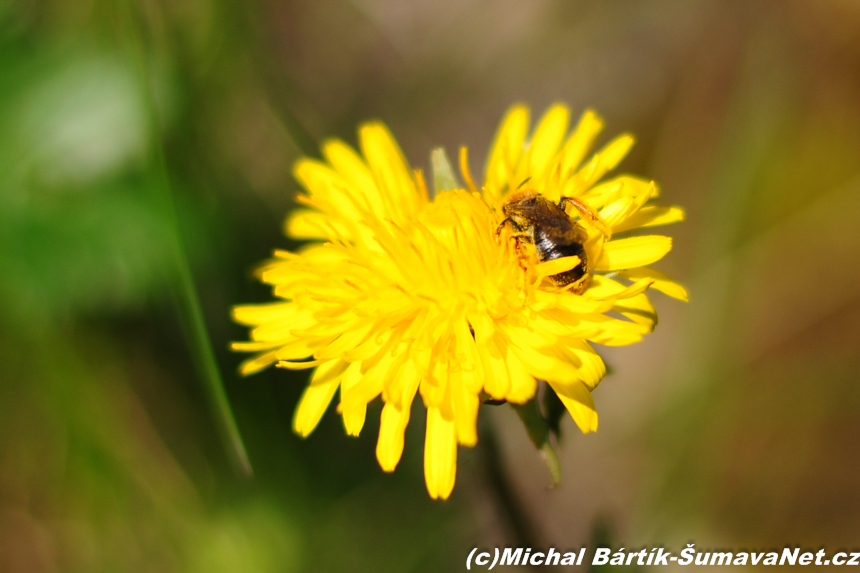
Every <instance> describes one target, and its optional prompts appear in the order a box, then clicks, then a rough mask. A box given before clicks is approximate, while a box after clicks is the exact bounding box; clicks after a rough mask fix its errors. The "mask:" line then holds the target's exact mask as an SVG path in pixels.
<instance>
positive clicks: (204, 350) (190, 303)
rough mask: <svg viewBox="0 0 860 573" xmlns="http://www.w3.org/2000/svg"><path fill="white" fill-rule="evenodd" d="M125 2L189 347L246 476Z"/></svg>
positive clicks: (132, 15)
mask: <svg viewBox="0 0 860 573" xmlns="http://www.w3.org/2000/svg"><path fill="white" fill-rule="evenodd" d="M123 4H124V7H125V9H124V10H122V11H123V12H124V16H125V18H121V20H125V22H124V24H125V28H126V32H127V37H128V38H129V44H130V46H129V48H130V51H131V56H132V59H133V60H134V61H133V64H134V66H135V67H136V68H137V70H138V73H139V76H140V89H141V90H142V93H143V99H144V104H145V107H146V112H147V119H148V123H149V128H150V129H149V131H150V132H149V134H148V135H149V137H148V140H149V142H148V143H149V149H148V154H149V157H148V159H149V164H150V167H151V170H152V180H153V188H154V189H155V190H157V192H158V195H159V196H158V197H157V199H158V201H159V203H160V205H161V207H162V208H163V209H164V215H165V219H166V220H167V221H168V222H169V223H170V228H171V235H172V236H171V237H170V242H171V243H172V247H173V248H172V251H173V253H172V254H173V262H174V267H175V268H174V272H175V273H176V281H177V291H178V292H177V296H178V298H179V301H180V304H179V307H180V314H181V318H182V322H183V325H184V327H185V332H186V336H187V338H188V345H189V349H190V351H191V354H192V357H193V359H194V362H195V366H196V368H197V371H198V373H199V375H200V378H201V380H202V382H203V383H204V388H205V390H206V395H207V397H208V399H209V402H210V407H211V408H212V410H213V414H214V416H215V418H216V421H217V422H218V426H219V430H220V432H221V434H222V439H223V440H224V441H225V445H226V447H227V450H228V452H229V454H230V457H231V459H232V461H233V463H234V464H235V466H236V468H237V469H238V470H239V471H240V472H241V473H242V474H244V475H247V476H250V475H252V474H253V469H252V468H251V463H250V461H249V459H248V453H247V451H246V450H245V444H244V443H243V441H242V436H241V434H240V433H239V427H238V425H237V424H236V419H235V417H234V416H233V411H232V409H231V408H230V402H229V400H228V399H227V393H226V391H225V390H224V382H223V379H222V378H221V373H220V371H219V369H218V363H217V362H216V360H215V352H214V351H213V349H212V343H211V341H210V340H209V333H208V331H207V329H206V321H205V319H204V317H203V310H202V308H201V306H200V299H199V298H198V296H197V288H196V285H195V284H194V276H193V274H192V273H191V268H190V266H189V264H188V256H187V253H186V250H185V245H184V242H183V240H182V233H181V229H180V224H179V217H178V214H177V210H176V204H175V202H174V199H173V191H172V188H171V184H170V176H169V174H168V171H167V161H166V158H165V155H164V148H163V146H162V142H161V132H162V130H161V122H160V121H159V117H158V110H157V109H156V103H155V97H154V94H153V92H152V90H153V87H152V81H151V76H150V73H149V67H148V62H147V58H146V53H145V51H144V41H143V30H142V29H140V28H139V27H138V22H142V21H143V20H142V18H140V17H138V14H137V13H136V12H135V4H134V2H132V1H131V0H129V2H128V3H123ZM141 27H142V24H141Z"/></svg>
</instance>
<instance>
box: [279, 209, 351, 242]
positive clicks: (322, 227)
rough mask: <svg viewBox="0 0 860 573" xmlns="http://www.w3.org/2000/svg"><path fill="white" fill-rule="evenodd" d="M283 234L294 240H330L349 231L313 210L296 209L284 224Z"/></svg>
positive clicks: (348, 233)
mask: <svg viewBox="0 0 860 573" xmlns="http://www.w3.org/2000/svg"><path fill="white" fill-rule="evenodd" d="M284 233H285V234H286V235H287V236H288V237H292V238H294V239H331V238H332V237H336V236H349V235H350V233H351V231H350V230H349V229H348V228H347V227H346V226H344V225H342V224H341V223H340V222H339V221H337V220H336V219H333V218H332V217H330V216H329V215H326V214H325V213H321V212H320V211H317V210H315V209H296V210H294V211H292V212H291V213H290V214H289V215H288V216H287V219H286V221H285V222H284Z"/></svg>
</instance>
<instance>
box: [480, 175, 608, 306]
mask: <svg viewBox="0 0 860 573" xmlns="http://www.w3.org/2000/svg"><path fill="white" fill-rule="evenodd" d="M568 205H572V206H573V207H574V208H575V209H576V210H577V211H578V212H579V215H580V221H574V220H573V219H571V218H570V216H569V215H568V214H567V211H566V207H567V206H568ZM502 213H503V214H504V215H505V219H504V220H503V221H502V222H501V224H499V226H498V228H497V229H496V235H497V236H498V235H499V234H500V233H501V232H502V229H503V228H504V226H505V225H510V226H511V228H512V229H513V231H514V233H513V235H512V236H513V237H514V239H515V240H516V241H517V246H519V244H520V241H523V242H526V243H530V244H532V245H534V248H535V252H536V254H537V258H538V260H539V261H540V262H546V261H552V260H555V259H559V258H561V257H570V256H576V257H579V261H580V262H579V264H577V265H576V266H575V267H573V268H572V269H570V270H568V271H564V272H561V273H558V274H555V275H551V276H550V277H549V279H550V280H551V281H552V283H553V284H555V285H556V286H559V287H568V290H570V291H571V292H573V293H576V294H579V293H581V292H582V291H583V290H585V287H586V286H587V282H588V271H589V269H590V267H589V261H588V253H587V252H586V250H585V246H584V244H585V242H586V240H587V239H588V231H587V230H586V229H585V227H583V226H582V224H581V222H584V223H586V224H588V225H590V226H591V227H593V228H595V229H597V230H598V231H600V232H601V233H603V235H604V236H606V237H607V239H608V238H609V237H611V235H612V231H611V229H610V228H609V226H608V225H607V224H606V223H605V222H604V221H603V220H602V219H601V218H600V216H599V215H598V214H597V212H595V211H594V210H593V209H592V208H591V207H589V206H588V205H587V204H585V203H584V202H582V201H581V200H579V199H576V198H574V197H562V198H561V199H560V200H559V202H558V203H553V202H552V201H550V200H549V199H547V198H546V197H544V196H543V195H541V194H540V193H537V192H536V191H529V190H525V191H518V192H516V193H515V194H513V195H512V196H511V197H510V198H509V199H508V201H507V202H505V204H504V205H503V206H502Z"/></svg>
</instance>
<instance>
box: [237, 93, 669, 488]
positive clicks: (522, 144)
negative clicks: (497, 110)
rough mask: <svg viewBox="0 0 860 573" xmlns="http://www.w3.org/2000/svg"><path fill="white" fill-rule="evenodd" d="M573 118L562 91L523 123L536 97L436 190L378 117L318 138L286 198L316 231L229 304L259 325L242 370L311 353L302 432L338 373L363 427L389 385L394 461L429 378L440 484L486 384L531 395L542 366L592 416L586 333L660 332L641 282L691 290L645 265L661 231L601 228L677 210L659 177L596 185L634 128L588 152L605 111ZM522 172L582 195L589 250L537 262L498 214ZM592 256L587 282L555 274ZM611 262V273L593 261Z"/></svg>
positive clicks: (387, 452) (387, 413)
mask: <svg viewBox="0 0 860 573" xmlns="http://www.w3.org/2000/svg"><path fill="white" fill-rule="evenodd" d="M568 119H569V111H568V109H567V108H566V107H564V106H560V105H558V106H555V107H553V108H551V109H550V110H549V111H548V112H547V113H546V115H545V116H544V117H543V119H542V120H541V121H540V123H539V124H538V126H537V128H536V130H535V132H534V134H533V136H532V137H531V139H530V140H528V139H527V135H528V129H529V119H528V110H527V109H526V108H525V107H522V106H517V107H514V108H513V109H512V110H511V111H509V112H508V114H507V115H506V117H505V119H504V120H503V122H502V125H501V127H500V128H499V132H498V134H497V136H496V141H495V143H494V144H493V147H492V150H491V152H490V156H489V160H488V163H487V171H486V178H485V183H484V185H483V189H482V191H481V192H479V191H478V190H477V189H476V187H475V185H474V183H472V178H471V176H470V174H469V172H468V167H467V166H466V165H467V161H465V150H463V153H462V154H461V158H462V159H464V161H462V170H463V177H464V178H465V179H466V181H467V184H468V185H467V186H468V188H467V189H455V190H449V191H443V192H440V193H438V194H437V195H436V196H435V198H433V199H432V200H431V199H430V197H429V195H428V192H427V188H426V186H425V184H424V180H423V177H422V175H421V173H420V172H418V171H416V172H413V171H412V170H411V169H410V168H409V166H408V164H407V162H406V161H405V159H404V158H403V154H402V153H401V151H400V149H399V147H398V145H397V143H396V141H395V140H394V138H393V137H392V136H391V134H390V133H389V131H388V130H387V129H386V128H385V126H384V125H382V124H380V123H369V124H366V125H363V126H362V127H361V128H360V129H359V143H360V149H361V151H360V153H359V152H356V151H355V150H354V149H352V148H351V147H350V146H349V145H347V144H345V143H343V142H342V141H338V140H332V141H328V142H326V143H325V144H324V145H323V149H322V151H323V156H324V157H325V161H324V162H323V161H317V160H313V159H302V160H300V161H299V162H298V163H297V164H296V166H295V175H296V178H297V179H298V180H299V182H300V183H301V184H302V186H303V187H304V188H305V190H306V191H307V194H306V195H302V196H300V197H299V200H300V201H301V202H302V203H304V204H305V205H306V206H307V208H306V209H300V210H297V211H295V212H293V213H292V215H291V216H290V217H289V219H288V220H287V224H286V231H287V233H288V234H289V235H290V236H292V237H295V238H301V239H311V240H313V241H314V242H312V243H310V245H309V246H308V247H306V248H304V249H303V250H301V251H300V252H298V253H291V252H284V251H276V252H275V259H274V260H273V261H271V262H269V263H268V264H266V265H265V266H264V267H263V268H262V270H261V272H260V276H261V279H262V280H263V281H264V282H266V283H269V284H271V285H273V286H274V293H275V296H277V297H278V298H280V299H283V300H282V302H277V303H271V304H267V305H249V306H239V307H236V308H235V309H234V317H235V319H236V320H237V321H238V322H240V323H242V324H245V325H248V326H250V327H251V332H250V336H251V341H250V342H241V343H235V344H234V345H233V348H234V349H236V350H241V351H248V352H254V353H255V355H254V356H253V357H252V358H250V359H249V360H246V361H245V362H244V363H243V364H242V366H241V371H242V373H243V374H250V373H253V372H256V371H258V370H260V369H262V368H265V367H267V366H270V365H271V364H274V363H278V365H280V366H282V367H284V368H290V369H302V368H314V372H313V375H312V376H311V380H310V384H309V385H308V387H307V388H306V389H305V391H304V394H303V395H302V398H301V400H300V402H299V405H298V408H297V410H296V413H295V418H294V420H293V427H294V429H295V431H296V432H297V433H299V434H301V435H302V436H307V435H308V434H310V433H311V432H312V431H313V430H314V428H315V427H316V425H317V423H318V422H319V420H320V418H321V417H322V415H323V413H324V412H325V410H326V409H327V407H328V405H329V403H330V402H331V400H332V398H333V397H334V395H335V393H336V392H337V390H338V389H340V403H339V405H338V412H339V413H340V414H341V415H342V416H343V421H344V425H345V427H346V431H347V432H348V433H349V434H351V435H358V434H359V432H360V431H361V429H362V426H363V425H364V420H365V414H366V411H367V404H368V403H369V402H371V401H372V400H374V399H376V398H377V397H378V396H381V398H382V401H383V403H384V407H383V410H382V419H381V425H380V430H379V440H378V443H377V447H376V455H377V459H378V460H379V464H380V465H381V466H382V469H383V470H384V471H393V470H394V468H395V467H396V466H397V464H398V462H399V461H400V457H401V454H402V452H403V437H404V431H405V429H406V426H407V424H408V422H409V415H410V410H411V406H412V401H413V399H414V398H415V395H416V393H419V392H420V394H421V398H422V400H423V402H424V405H425V407H426V408H427V424H426V438H425V445H424V473H425V478H426V482H427V489H428V491H429V493H430V496H431V497H433V498H443V499H444V498H447V497H448V496H449V495H450V493H451V490H452V489H453V487H454V479H455V475H456V465H457V445H458V444H462V445H465V446H473V445H475V443H476V442H477V439H478V437H477V431H476V425H477V417H478V409H479V406H480V402H481V396H482V395H484V396H489V397H491V398H493V399H496V400H507V401H509V402H512V403H515V404H522V403H524V402H527V401H528V400H530V399H531V398H532V397H533V396H534V395H535V392H536V390H537V381H538V380H545V381H546V382H547V383H548V384H549V385H550V386H551V387H552V389H553V390H554V391H555V392H556V393H557V394H558V396H559V398H560V399H561V400H562V402H563V403H564V405H565V406H566V407H567V409H568V411H569V412H570V413H571V415H572V417H573V419H574V421H575V422H576V424H577V425H578V426H579V428H580V429H581V430H582V431H583V432H591V431H594V430H596V429H597V413H596V412H595V409H594V402H593V401H592V399H591V390H593V389H594V388H595V387H596V386H597V384H598V382H600V379H601V378H602V377H603V375H604V374H605V372H606V368H605V366H604V364H603V361H602V360H601V359H600V356H598V354H597V353H596V352H595V351H594V349H593V348H592V347H591V345H590V344H589V342H595V343H599V344H606V345H624V344H631V343H634V342H637V341H638V340H640V339H641V337H642V336H643V335H644V334H646V333H648V332H650V331H651V330H652V329H653V327H654V324H655V322H656V313H655V311H654V308H653V306H652V305H651V304H650V302H649V301H648V298H647V297H646V295H645V294H644V291H645V290H646V289H647V288H648V287H651V288H655V289H658V290H662V291H663V292H665V293H666V294H669V295H670V296H674V297H677V298H682V299H683V298H685V297H686V293H685V291H684V289H683V288H682V287H681V286H680V285H678V284H677V283H675V282H674V281H672V280H670V279H668V278H667V277H665V276H664V275H662V274H660V273H658V272H657V271H654V270H652V269H649V268H647V267H646V266H644V265H649V264H651V263H653V262H655V261H657V260H658V259H660V258H661V257H663V255H665V254H666V253H667V252H668V251H669V249H670V248H671V241H670V239H669V238H668V237H663V236H638V237H632V238H622V239H617V238H613V239H611V240H608V237H610V236H614V235H615V234H616V233H619V232H621V231H625V230H629V229H633V228H637V227H647V226H653V225H660V224H665V223H671V222H675V221H678V220H681V219H682V218H683V212H682V211H681V210H680V209H677V208H662V207H656V206H650V205H647V204H646V202H647V201H648V200H649V199H651V198H652V197H654V196H656V194H657V188H656V186H655V185H654V184H653V183H651V182H648V181H644V180H641V179H637V178H634V177H629V176H621V177H618V178H616V179H614V180H612V181H609V182H606V183H602V184H597V185H595V183H597V182H598V180H599V179H600V178H601V177H602V176H603V175H604V174H605V173H606V172H607V171H609V170H610V169H612V168H613V167H615V165H616V164H617V163H618V162H619V161H620V160H621V159H622V157H623V156H624V154H625V153H626V152H627V150H628V149H629V147H630V145H631V143H632V138H631V137H630V136H621V137H619V138H618V139H616V140H614V141H613V142H611V143H610V144H609V145H607V146H606V147H605V148H604V149H603V150H602V151H601V152H599V153H597V154H595V155H594V156H593V158H592V159H591V160H589V161H588V162H587V163H585V164H584V166H580V163H581V162H582V160H583V158H584V157H585V155H586V153H587V151H588V149H589V147H590V146H591V144H592V142H593V140H594V138H595V137H596V135H597V134H598V132H599V131H600V128H601V122H600V120H599V118H598V117H597V116H596V115H595V114H594V113H593V112H590V111H589V112H586V113H585V114H584V115H583V117H582V119H581V120H580V122H579V124H578V126H577V127H576V128H575V129H574V130H573V132H572V134H570V135H569V136H568V135H567V131H568V125H567V124H568ZM524 181H526V183H525V184H524V186H523V187H524V188H528V189H529V190H530V191H531V192H535V193H539V194H541V195H542V196H543V197H546V198H547V199H550V200H552V201H554V202H558V201H559V199H560V198H561V197H574V198H577V199H579V204H581V205H585V206H586V207H587V209H588V210H587V211H584V212H582V214H581V215H580V213H574V214H573V215H572V219H575V217H576V216H582V217H583V218H587V217H589V216H593V217H594V218H595V220H593V221H584V220H583V221H582V222H581V224H577V226H578V228H580V229H581V232H582V233H585V234H587V237H585V236H583V241H584V242H583V248H584V250H583V256H582V257H581V258H580V257H562V258H558V259H555V260H546V261H545V262H540V261H539V260H538V259H537V258H536V257H535V256H534V253H533V249H532V252H531V255H529V247H530V246H529V245H528V244H527V241H524V240H522V237H519V238H518V237H516V236H514V235H515V234H516V233H514V232H513V231H512V230H511V229H510V228H509V227H510V225H504V224H503V221H504V219H505V216H504V215H503V208H504V205H505V203H506V201H508V200H509V197H510V196H511V195H512V194H513V193H521V192H522V190H520V191H517V187H520V184H521V183H523V182H524ZM586 258H587V260H588V261H589V262H588V265H587V267H588V269H589V272H588V275H589V276H587V277H586V279H588V280H587V282H584V283H583V285H582V288H583V289H584V290H583V291H582V292H581V294H576V293H575V292H573V291H572V290H571V289H570V288H565V287H563V286H556V284H555V282H554V281H553V280H551V278H552V277H553V276H554V275H557V274H558V273H563V272H565V271H569V270H570V269H572V268H574V267H575V266H576V265H578V264H582V263H583V261H582V260H581V259H586ZM608 272H612V273H613V278H609V277H608V276H606V275H604V274H600V273H608ZM622 281H624V282H622ZM586 286H587V288H586ZM610 313H611V314H610Z"/></svg>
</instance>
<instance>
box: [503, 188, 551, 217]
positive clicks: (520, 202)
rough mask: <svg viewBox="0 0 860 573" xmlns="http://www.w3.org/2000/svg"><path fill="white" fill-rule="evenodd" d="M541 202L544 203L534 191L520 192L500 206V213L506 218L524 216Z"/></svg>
mask: <svg viewBox="0 0 860 573" xmlns="http://www.w3.org/2000/svg"><path fill="white" fill-rule="evenodd" d="M541 201H545V199H543V198H542V197H541V196H540V195H539V194H537V193H535V192H534V191H521V192H518V193H515V194H513V195H511V196H510V198H509V199H508V201H507V202H506V203H505V204H504V206H502V212H503V213H504V214H505V216H506V217H510V216H512V215H517V214H523V215H525V214H527V213H529V212H531V211H533V210H534V209H535V208H536V207H538V205H539V204H540V203H541Z"/></svg>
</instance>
